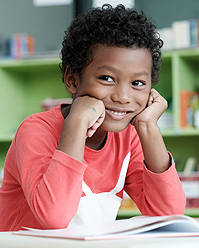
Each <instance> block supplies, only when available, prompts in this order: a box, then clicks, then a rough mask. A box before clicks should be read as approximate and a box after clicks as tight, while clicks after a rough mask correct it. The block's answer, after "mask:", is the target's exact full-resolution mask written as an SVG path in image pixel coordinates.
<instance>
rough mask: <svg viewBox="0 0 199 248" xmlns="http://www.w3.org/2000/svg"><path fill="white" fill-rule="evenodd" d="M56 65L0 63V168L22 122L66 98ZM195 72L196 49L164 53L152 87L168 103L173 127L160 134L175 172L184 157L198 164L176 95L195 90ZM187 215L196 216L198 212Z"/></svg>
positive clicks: (47, 61) (45, 61) (195, 136)
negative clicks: (49, 103)
mask: <svg viewBox="0 0 199 248" xmlns="http://www.w3.org/2000/svg"><path fill="white" fill-rule="evenodd" d="M59 62H60V60H59V59H58V58H54V57H53V58H50V57H47V58H32V59H23V60H11V59H6V60H0V88H1V91H0V106H1V108H0V116H1V121H0V167H3V165H4V160H5V156H6V153H7V150H8V148H9V146H10V143H11V141H12V139H13V137H14V134H15V132H16V129H17V127H18V126H19V124H20V123H21V122H22V121H23V120H24V118H26V117H27V116H28V115H30V114H32V113H35V112H40V111H42V107H41V101H42V100H44V99H45V98H47V97H52V98H55V99H56V98H67V97H70V96H69V94H68V93H67V91H66V90H65V87H64V84H63V83H62V81H61V72H60V69H59ZM198 68H199V49H185V50H173V51H164V52H163V64H162V68H161V73H160V81H159V83H158V84H157V85H156V86H154V88H156V89H157V90H158V91H159V92H160V93H161V94H162V95H163V96H164V97H165V98H166V99H167V100H168V102H171V101H172V104H170V105H172V108H171V110H170V111H171V112H172V114H173V127H172V128H169V129H162V130H161V131H162V135H163V138H164V141H165V144H166V146H167V149H168V150H169V151H170V152H171V153H172V155H173V156H174V159H175V160H176V166H177V169H178V170H179V171H182V170H183V168H184V165H185V163H186V160H187V158H188V157H191V156H193V157H196V158H197V159H198V160H199V152H198V150H199V149H198V148H197V147H199V129H195V128H184V129H182V128H180V92H181V90H198V89H199V69H198ZM187 211H188V210H187ZM134 212H135V213H134ZM134 212H133V215H134V214H137V210H135V211H134ZM187 213H188V214H190V215H193V214H194V215H195V216H196V215H198V216H199V209H194V210H190V211H188V212H187ZM129 214H130V215H131V214H132V211H131V210H128V211H127V212H124V211H123V210H122V211H120V213H119V215H121V216H124V215H129Z"/></svg>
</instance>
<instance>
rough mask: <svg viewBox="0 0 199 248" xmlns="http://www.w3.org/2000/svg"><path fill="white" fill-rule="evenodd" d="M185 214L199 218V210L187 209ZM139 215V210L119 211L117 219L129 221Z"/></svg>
mask: <svg viewBox="0 0 199 248" xmlns="http://www.w3.org/2000/svg"><path fill="white" fill-rule="evenodd" d="M184 214H185V215H188V216H191V217H199V208H187V209H185V213H184ZM138 215H141V213H140V211H139V210H138V209H126V210H119V212H118V216H117V218H118V219H127V218H131V217H133V216H138Z"/></svg>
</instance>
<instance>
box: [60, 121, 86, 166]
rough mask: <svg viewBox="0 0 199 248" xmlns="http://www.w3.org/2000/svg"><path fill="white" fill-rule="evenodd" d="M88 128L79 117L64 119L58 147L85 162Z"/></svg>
mask: <svg viewBox="0 0 199 248" xmlns="http://www.w3.org/2000/svg"><path fill="white" fill-rule="evenodd" d="M86 132H87V128H86V126H85V125H84V123H81V122H78V120H77V119H75V120H73V119H72V118H70V119H69V118H67V119H66V120H65V121H64V124H63V128H62V132H61V136H60V140H59V144H58V147H57V149H58V150H60V151H62V152H64V153H66V154H68V155H69V156H71V157H72V158H74V159H76V160H78V161H80V162H83V160H84V148H85V141H86Z"/></svg>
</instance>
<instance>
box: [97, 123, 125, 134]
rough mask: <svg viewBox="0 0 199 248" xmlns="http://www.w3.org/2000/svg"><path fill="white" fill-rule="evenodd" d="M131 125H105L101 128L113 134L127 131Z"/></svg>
mask: <svg viewBox="0 0 199 248" xmlns="http://www.w3.org/2000/svg"><path fill="white" fill-rule="evenodd" d="M129 124H130V123H128V124H126V125H121V124H120V125H119V124H109V125H105V124H104V125H103V124H102V126H101V128H102V129H103V130H105V131H106V132H112V133H119V132H122V131H123V130H124V129H126V128H127V127H128V125H129Z"/></svg>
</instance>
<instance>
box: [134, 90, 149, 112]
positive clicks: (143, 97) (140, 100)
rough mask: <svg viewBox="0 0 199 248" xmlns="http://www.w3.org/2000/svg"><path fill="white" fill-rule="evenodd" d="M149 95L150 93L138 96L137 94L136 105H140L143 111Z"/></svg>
mask: <svg viewBox="0 0 199 248" xmlns="http://www.w3.org/2000/svg"><path fill="white" fill-rule="evenodd" d="M149 94H150V92H142V93H140V94H137V103H138V104H139V105H140V107H141V108H142V109H144V108H145V107H146V106H147V103H148V100H149Z"/></svg>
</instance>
